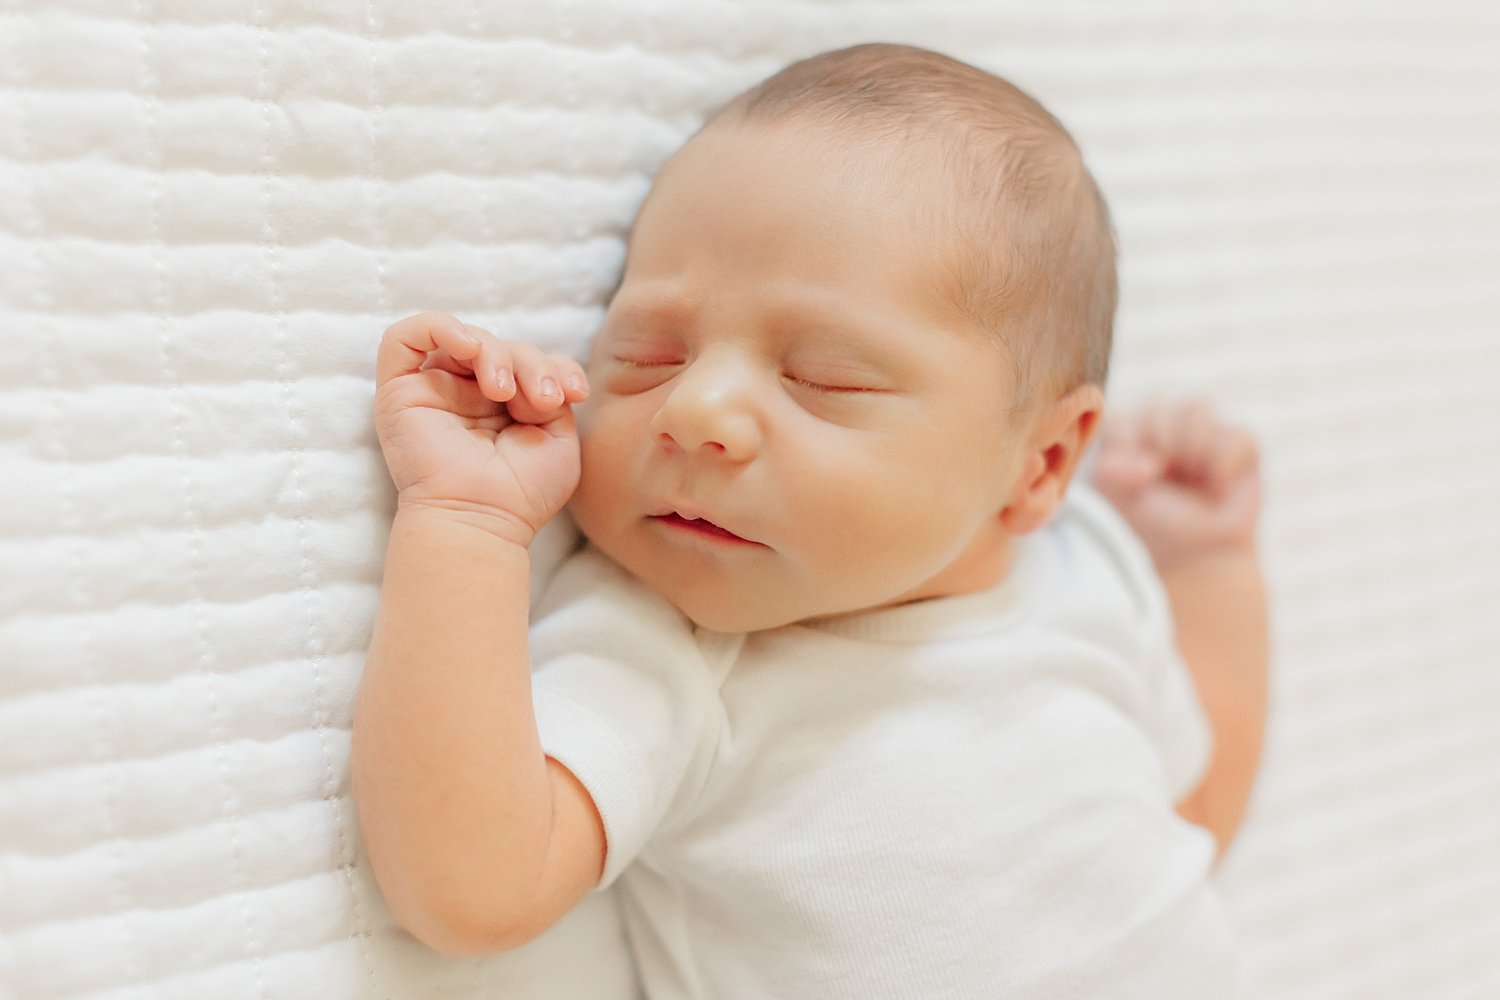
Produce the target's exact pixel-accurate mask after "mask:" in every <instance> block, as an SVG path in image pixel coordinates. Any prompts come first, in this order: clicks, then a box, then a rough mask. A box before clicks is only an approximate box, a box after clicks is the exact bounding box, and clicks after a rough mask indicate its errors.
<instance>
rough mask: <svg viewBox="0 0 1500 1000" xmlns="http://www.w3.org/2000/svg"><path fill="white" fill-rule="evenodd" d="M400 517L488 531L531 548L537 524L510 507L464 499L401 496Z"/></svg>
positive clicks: (397, 513)
mask: <svg viewBox="0 0 1500 1000" xmlns="http://www.w3.org/2000/svg"><path fill="white" fill-rule="evenodd" d="M396 518H397V519H398V520H400V521H405V522H413V523H414V522H421V523H427V524H443V525H450V526H453V527H455V528H458V529H461V530H468V531H475V532H478V533H480V534H481V535H488V536H490V537H491V538H493V539H495V540H496V541H499V542H502V543H505V544H508V545H513V546H515V547H516V548H519V549H521V550H522V551H528V550H529V549H530V548H531V543H532V542H533V541H534V540H535V539H536V534H537V528H535V527H533V526H532V525H531V524H530V522H528V521H527V520H526V519H525V518H523V517H520V516H519V515H517V514H514V513H512V512H510V511H507V510H502V509H500V508H497V507H491V506H488V505H486V504H481V503H474V502H472V501H464V500H447V499H444V500H438V499H432V498H427V497H421V498H418V497H398V498H397V501H396Z"/></svg>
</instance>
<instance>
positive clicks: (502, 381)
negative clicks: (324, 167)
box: [495, 368, 511, 389]
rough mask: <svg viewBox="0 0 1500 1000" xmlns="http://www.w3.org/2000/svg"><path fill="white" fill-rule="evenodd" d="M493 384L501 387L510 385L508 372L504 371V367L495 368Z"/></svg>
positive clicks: (506, 387) (505, 387) (504, 387)
mask: <svg viewBox="0 0 1500 1000" xmlns="http://www.w3.org/2000/svg"><path fill="white" fill-rule="evenodd" d="M495 384H496V385H498V386H499V387H500V388H502V389H509V388H510V387H511V381H510V372H508V371H506V370H505V369H504V368H496V369H495Z"/></svg>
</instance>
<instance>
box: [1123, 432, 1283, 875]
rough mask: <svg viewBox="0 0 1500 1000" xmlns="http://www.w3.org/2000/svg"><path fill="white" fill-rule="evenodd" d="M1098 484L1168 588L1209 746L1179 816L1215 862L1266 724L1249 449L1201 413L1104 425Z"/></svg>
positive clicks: (1237, 817)
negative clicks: (1213, 851) (1203, 839)
mask: <svg viewBox="0 0 1500 1000" xmlns="http://www.w3.org/2000/svg"><path fill="white" fill-rule="evenodd" d="M1094 478H1095V482H1096V485H1097V486H1098V487H1099V490H1100V492H1102V493H1103V494H1104V495H1105V496H1107V497H1108V498H1109V499H1110V501H1111V502H1112V503H1114V504H1115V506H1116V507H1117V508H1119V510H1120V512H1121V513H1122V514H1123V515H1124V516H1125V519H1126V520H1127V521H1129V522H1130V524H1131V526H1132V527H1133V528H1134V529H1135V530H1136V532H1137V534H1139V535H1140V536H1141V539H1142V540H1143V541H1144V542H1145V544H1146V548H1147V549H1148V550H1149V551H1150V553H1151V557H1152V560H1153V562H1155V564H1156V568H1157V571H1158V573H1159V574H1160V576H1161V579H1162V582H1163V584H1164V585H1165V587H1166V591H1167V597H1168V599H1169V600H1170V602H1171V605H1172V615H1173V618H1174V621H1175V623H1176V628H1177V644H1178V648H1179V650H1180V651H1181V652H1182V655H1183V658H1184V659H1185V660H1186V661H1187V665H1188V669H1189V671H1190V672H1191V673H1192V676H1193V682H1194V685H1195V687H1196V688H1197V691H1198V697H1199V699H1200V700H1201V701H1202V703H1203V707H1204V710H1205V711H1206V712H1207V714H1208V719H1209V724H1210V726H1211V727H1212V729H1213V735H1214V751H1213V756H1212V758H1211V760H1210V763H1209V767H1208V771H1207V773H1206V774H1205V776H1204V778H1203V780H1202V782H1201V783H1200V784H1199V786H1198V787H1197V789H1195V790H1194V791H1193V792H1192V793H1191V794H1189V796H1188V797H1187V798H1186V799H1185V800H1184V801H1183V802H1181V803H1180V804H1179V807H1178V811H1179V812H1180V813H1181V814H1182V815H1183V816H1184V817H1185V818H1187V819H1189V820H1191V821H1192V822H1194V823H1197V824H1198V825H1200V826H1203V827H1206V828H1207V829H1208V830H1209V831H1210V832H1212V833H1213V835H1214V837H1215V839H1216V840H1217V841H1218V844H1219V851H1220V853H1221V854H1222V853H1223V851H1224V849H1225V848H1227V847H1228V845H1229V842H1230V840H1231V839H1232V838H1233V837H1234V834H1235V832H1236V831H1237V830H1238V828H1239V825H1240V822H1241V820H1242V819H1243V817H1244V813H1245V807H1246V804H1247V802H1248V800H1249V797H1250V789H1251V786H1252V785H1253V783H1254V780H1255V772H1256V770H1257V767H1258V765H1259V761H1260V750H1261V740H1262V737H1263V733H1264V730H1265V718H1266V701H1267V676H1268V673H1269V664H1270V650H1269V636H1268V631H1269V630H1268V626H1267V607H1266V589H1265V582H1264V580H1263V578H1262V575H1261V569H1260V560H1259V558H1258V556H1257V554H1256V547H1255V529H1256V521H1257V518H1258V515H1259V510H1260V475H1259V460H1258V455H1257V450H1256V446H1255V442H1254V440H1253V439H1252V438H1251V437H1250V435H1249V434H1248V433H1246V432H1245V431H1243V430H1240V429H1238V428H1235V427H1229V426H1226V425H1224V424H1222V423H1221V422H1219V421H1218V420H1217V419H1216V418H1215V417H1214V415H1213V413H1212V412H1211V411H1210V410H1209V408H1208V407H1207V406H1205V405H1203V404H1201V403H1186V404H1179V405H1176V406H1157V407H1154V408H1152V409H1149V410H1147V411H1146V412H1145V413H1142V414H1138V415H1126V416H1124V417H1111V418H1110V419H1109V420H1108V421H1106V423H1105V425H1104V434H1103V442H1102V447H1101V450H1100V454H1099V461H1098V465H1097V468H1096V471H1095V476H1094Z"/></svg>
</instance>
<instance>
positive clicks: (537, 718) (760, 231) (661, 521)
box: [354, 45, 1265, 1000]
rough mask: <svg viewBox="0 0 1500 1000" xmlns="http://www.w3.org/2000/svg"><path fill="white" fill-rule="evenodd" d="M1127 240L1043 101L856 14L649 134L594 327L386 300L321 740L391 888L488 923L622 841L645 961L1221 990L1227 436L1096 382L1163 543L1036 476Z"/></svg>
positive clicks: (643, 966)
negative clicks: (1106, 393)
mask: <svg viewBox="0 0 1500 1000" xmlns="http://www.w3.org/2000/svg"><path fill="white" fill-rule="evenodd" d="M1114 258H1115V254H1114V243H1113V238H1112V235H1111V230H1110V222H1109V216H1108V212H1107V210H1106V208H1105V205H1104V202H1103V200H1102V198H1101V197H1100V195H1099V192H1098V189H1097V187H1096V186H1095V183H1094V181H1093V179H1092V178H1091V176H1090V175H1089V173H1088V171H1087V169H1086V168H1085V166H1084V164H1083V161H1082V158H1081V156H1080V155H1079V152H1078V150H1077V148H1076V147H1075V145H1074V143H1073V142H1072V140H1071V139H1070V138H1069V136H1068V135H1067V133H1066V132H1065V131H1064V130H1063V128H1062V127H1061V126H1060V125H1059V124H1058V122H1057V121H1056V120H1055V119H1054V118H1053V117H1052V116H1051V115H1049V114H1048V113H1047V112H1046V111H1045V110H1044V109H1043V108H1042V107H1041V106H1040V105H1038V104H1037V103H1036V101H1034V100H1033V99H1032V98H1030V97H1029V96H1027V95H1026V94H1024V93H1022V92H1021V91H1019V90H1017V89H1016V88H1015V87H1013V86H1011V85H1010V84H1008V83H1006V82H1004V81H1002V80H1000V79H998V78H996V77H994V76H992V75H990V74H988V73H985V72H982V71H980V70H978V69H975V68H973V67H971V66H968V65H965V64H963V63H960V62H956V61H954V60H951V59H948V58H946V57H943V56H939V55H936V54H934V53H930V52H925V51H922V50H918V49H911V48H906V47H899V46H887V45H869V46H859V47H856V48H853V49H846V50H842V51H838V52H832V53H826V54H824V55H821V56H816V57H813V58H812V59H809V60H805V61H803V62H800V63H797V64H795V65H793V66H791V67H789V68H787V69H785V70H783V71H782V72H781V73H778V74H777V75H776V76H774V77H772V78H771V79H770V80H768V81H766V82H764V83H762V84H761V85H759V86H758V87H756V88H754V89H752V90H750V91H748V92H747V93H745V94H743V95H741V96H739V97H738V98H736V99H735V100H734V101H732V102H731V103H730V104H729V105H727V106H726V107H725V108H723V109H722V110H721V111H719V112H718V113H717V114H716V115H714V116H713V117H712V118H711V119H710V121H709V122H708V123H707V125H706V126H705V127H704V128H703V129H702V130H701V131H700V132H699V133H698V134H697V135H696V136H694V137H693V138H692V139H691V140H690V141H689V142H688V143H687V144H686V145H685V146H684V147H683V148H682V149H681V150H680V151H679V152H678V153H677V154H676V155H675V156H674V157H673V158H672V159H671V160H670V161H669V162H668V163H667V164H666V166H665V167H664V168H663V169H662V170H661V172H660V174H659V175H658V176H657V178H656V180H655V183H654V186H653V187H652V190H651V192H650V194H649V195H648V196H647V198H646V201H645V203H644V204H643V206H642V207H641V210H640V214H639V216H638V218H637V220H636V222H635V225H634V227H633V230H632V232H631V235H630V242H629V246H628V251H627V260H626V265H625V273H624V276H623V279H622V283H621V285H620V288H619V290H618V292H617V293H616V295H615V296H614V298H613V300H612V301H611V303H610V305H609V310H608V313H607V315H606V317H605V320H604V324H603V327H602V329H601V330H600V331H599V334H598V336H597V337H596V339H595V341H594V343H593V345H592V349H591V352H590V356H589V359H588V364H587V368H586V370H585V369H584V368H581V367H580V366H579V365H577V364H576V363H575V362H573V361H571V360H569V359H566V358H562V357H554V356H547V355H544V354H543V353H542V352H540V351H539V350H537V349H535V348H533V347H530V346H528V345H525V344H519V343H507V342H502V341H500V340H498V339H497V338H495V337H494V336H492V335H491V334H489V333H487V332H485V331H483V330H480V329H477V328H476V327H473V326H469V325H467V324H464V323H462V322H460V321H459V320H457V319H454V318H453V317H449V316H444V315H441V314H423V315H421V316H417V317H413V318H411V319H407V320H403V321H401V322H398V323H396V324H395V325H393V326H392V327H391V328H390V329H389V330H388V331H387V332H386V335H385V337H384V339H383V340H382V343H381V346H380V350H379V356H378V361H377V367H378V371H377V382H378V385H377V396H376V426H377V429H378V432H379V435H380V441H381V445H382V447H383V449H384V453H385V457H386V461H387V464H388V466H389V469H390V472H391V475H392V478H393V480H394V482H395V485H396V487H397V489H398V491H399V499H398V509H397V514H396V518H395V522H394V524H393V525H392V529H391V536H390V547H389V552H388V556H387V563H386V577H385V584H384V590H383V596H382V603H381V609H380V613H379V618H378V622H377V628H376V633H375V636H374V639H373V642H372V647H371V651H370V656H369V661H368V664H367V668H366V673H365V677H364V679H363V682H362V686H361V690H360V695H359V701H358V705H357V708H356V716H355V734H354V737H355V739H354V780H355V795H356V800H357V803H358V806H359V813H360V820H361V826H362V830H363V833H364V837H365V840H366V844H367V848H368V851H369V856H370V859H371V863H372V865H373V866H374V869H375V872H376V875H377V877H378V879H379V882H380V885H381V887H382V890H383V892H384V894H385V896H386V898H387V901H388V902H389V904H390V906H391V909H392V911H393V913H394V914H395V916H396V918H397V919H398V920H399V921H400V922H401V923H402V925H403V926H405V927H406V928H407V929H408V930H410V931H411V932H412V933H413V934H415V935H416V936H417V937H419V938H420V939H422V940H423V941H425V942H427V943H428V944H430V945H431V946H433V947H435V948H438V949H440V950H443V951H446V952H450V953H454V954H463V953H481V952H486V951H492V950H499V949H504V948H508V947H513V946H515V945H518V944H520V943H522V942H524V941H527V940H529V939H531V938H533V937H535V936H536V935H538V934H540V933H541V932H542V931H544V930H545V929H546V928H548V927H549V926H551V925H552V924H553V923H554V922H555V921H556V920H557V919H558V918H559V917H561V916H562V915H563V914H564V913H566V912H567V911H568V909H569V908H570V907H572V906H573V905H574V904H575V903H576V902H577V901H578V900H579V899H581V898H582V897H583V896H584V895H585V894H586V893H588V892H590V891H592V890H595V889H597V888H602V887H606V886H617V887H618V890H619V895H620V899H621V902H622V906H623V909H624V913H625V919H626V926H627V931H628V934H629V939H630V943H631V946H632V949H633V951H634V953H635V956H636V958H637V961H638V965H639V968H640V971H641V977H642V984H643V988H644V991H645V994H646V996H647V997H648V998H652V1000H657V998H679V997H681V998H688V997H713V998H724V997H746V998H766V997H781V996H804V995H805V996H817V997H858V998H861V1000H865V998H871V997H886V996H890V997H924V998H925V997H949V996H952V997H986V998H993V997H1062V996H1091V997H1092V996H1132V997H1134V996H1140V997H1147V996H1149V997H1153V998H1171V997H1182V998H1189V997H1191V998H1195V1000H1201V998H1205V997H1214V998H1220V997H1230V996H1235V995H1237V994H1238V992H1239V990H1240V986H1239V972H1238V966H1237V961H1236V954H1235V947H1234V943H1233V936H1232V933H1231V929H1230V926H1229V924H1228V921H1227V920H1226V918H1225V915H1224V913H1223V912H1222V910H1221V907H1220V905H1219V903H1218V901H1217V900H1216V898H1215V895H1214V892H1213V889H1212V887H1211V884H1210V882H1209V880H1208V876H1209V872H1210V870H1211V868H1212V865H1213V862H1214V857H1215V850H1216V846H1217V845H1222V844H1223V843H1225V842H1227V840H1228V838H1229V836H1230V835H1231V834H1232V832H1233V830H1234V828H1235V826H1237V824H1238V822H1239V817H1240V813H1241V811H1242V809H1243V806H1244V801H1245V797H1246V795H1247V794H1248V789H1249V784H1250V778H1251V776H1252V775H1253V773H1254V760H1255V753H1256V750H1257V748H1258V743H1259V731H1260V713H1261V712H1262V711H1263V707H1262V706H1263V687H1264V676H1265V621H1264V596H1263V587H1262V586H1261V584H1260V575H1259V569H1258V565H1257V562H1256V558H1255V553H1254V527H1255V519H1256V513H1257V511H1256V508H1257V503H1256V495H1257V487H1258V479H1257V475H1256V471H1255V450H1254V446H1253V444H1252V443H1251V442H1250V440H1249V438H1248V437H1247V436H1246V435H1244V433H1243V432H1240V431H1236V430H1233V429H1231V428H1227V427H1224V426H1223V425H1222V424H1220V423H1219V422H1218V421H1217V420H1216V419H1214V418H1213V416H1212V414H1211V413H1209V412H1208V411H1207V410H1206V409H1204V408H1202V407H1179V408H1169V409H1160V410H1158V411H1155V412H1154V413H1152V414H1149V415H1148V416H1147V417H1145V418H1141V419H1138V420H1135V421H1116V420H1114V419H1113V418H1112V420H1111V431H1112V432H1111V434H1110V435H1109V438H1110V440H1109V441H1108V442H1107V445H1108V446H1107V447H1106V448H1105V449H1104V451H1103V454H1101V456H1100V458H1099V477H1100V482H1101V485H1103V486H1105V487H1106V488H1107V490H1108V491H1109V493H1110V495H1111V497H1112V499H1114V500H1115V501H1116V505H1117V506H1118V508H1119V510H1123V511H1124V512H1125V514H1126V516H1127V517H1128V518H1129V519H1130V521H1132V522H1134V523H1135V524H1136V525H1137V527H1138V529H1139V532H1140V535H1141V536H1142V537H1144V538H1145V539H1146V542H1147V545H1148V546H1149V551H1148V548H1146V547H1143V546H1142V545H1141V543H1140V541H1139V540H1138V539H1137V537H1136V536H1135V535H1133V534H1132V533H1131V532H1130V530H1129V528H1128V527H1127V526H1126V522H1125V520H1122V518H1121V517H1120V514H1119V513H1118V512H1117V510H1116V509H1115V508H1113V507H1111V506H1110V505H1109V504H1107V503H1105V502H1104V501H1103V500H1102V499H1100V497H1099V496H1098V495H1097V494H1095V493H1093V492H1091V491H1090V490H1089V489H1087V488H1086V487H1085V486H1084V485H1083V484H1081V483H1079V484H1073V486H1072V488H1071V489H1070V488H1069V487H1070V483H1071V482H1072V480H1073V479H1074V476H1075V472H1076V470H1077V469H1078V465H1079V459H1080V457H1081V456H1082V455H1083V453H1084V451H1085V449H1086V448H1087V447H1088V446H1089V444H1090V442H1091V441H1092V440H1093V439H1094V438H1095V436H1096V433H1097V432H1098V430H1099V427H1100V416H1101V412H1102V406H1103V393H1102V386H1103V384H1104V380H1105V374H1106V367H1107V362H1108V357H1109V345H1110V333H1111V326H1112V322H1113V315H1114V309H1115V297H1116V292H1115V259H1114ZM575 406H576V408H577V414H576V420H577V422H576V427H575V413H574V408H575ZM564 505H567V506H568V509H569V512H570V513H571V516H572V518H573V519H574V521H575V522H576V524H577V526H578V528H579V529H580V530H581V532H582V534H583V536H584V538H585V539H586V542H585V544H584V545H583V546H582V547H581V548H580V549H579V550H578V551H577V552H576V553H575V554H573V555H572V556H570V558H569V559H568V561H567V562H566V563H565V564H564V565H563V566H562V567H561V568H560V569H559V571H558V573H557V574H556V576H555V578H554V579H553V580H552V582H551V584H550V585H549V586H548V588H547V590H546V593H545V595H544V596H543V598H542V600H541V601H540V602H539V605H538V607H536V608H532V607H530V603H529V599H528V589H529V572H530V554H529V549H530V546H531V544H532V542H533V540H534V539H535V537H536V534H537V532H538V531H539V530H540V529H541V528H542V527H543V525H545V524H546V523H548V521H549V520H551V519H552V518H553V517H554V516H556V515H558V514H559V512H560V511H561V510H562V508H563V507H564ZM1153 557H1155V565H1153ZM1163 581H1165V583H1166V586H1165V588H1164V587H1163ZM1169 595H1170V601H1169ZM1174 610H1175V611H1177V614H1178V619H1177V621H1176V625H1175V631H1174V621H1173V611H1174ZM1179 642H1180V644H1181V645H1182V647H1183V652H1184V653H1186V656H1187V661H1188V664H1190V665H1191V666H1190V667H1188V666H1185V664H1184V662H1183V659H1182V658H1181V657H1180V656H1179V653H1178V649H1177V646H1178V644H1179ZM1195 679H1196V681H1197V686H1198V690H1197V693H1196V694H1195V688H1194V681H1195ZM1198 695H1201V696H1202V700H1203V703H1204V704H1206V705H1207V706H1208V708H1209V712H1208V715H1207V717H1206V718H1205V714H1204V711H1203V709H1202V708H1201V707H1200V704H1199V697H1198ZM1205 723H1207V725H1205ZM1211 742H1216V744H1217V746H1216V747H1211Z"/></svg>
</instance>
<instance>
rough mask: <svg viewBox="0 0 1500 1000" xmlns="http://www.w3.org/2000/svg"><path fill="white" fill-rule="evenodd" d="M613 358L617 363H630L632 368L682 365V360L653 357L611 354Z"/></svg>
mask: <svg viewBox="0 0 1500 1000" xmlns="http://www.w3.org/2000/svg"><path fill="white" fill-rule="evenodd" d="M611 360H612V361H614V362H616V363H617V364H622V365H629V366H630V367H631V368H668V367H670V366H672V365H680V364H682V362H681V361H673V360H667V359H661V360H657V359H653V358H627V357H623V356H621V355H619V354H615V355H612V356H611Z"/></svg>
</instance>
